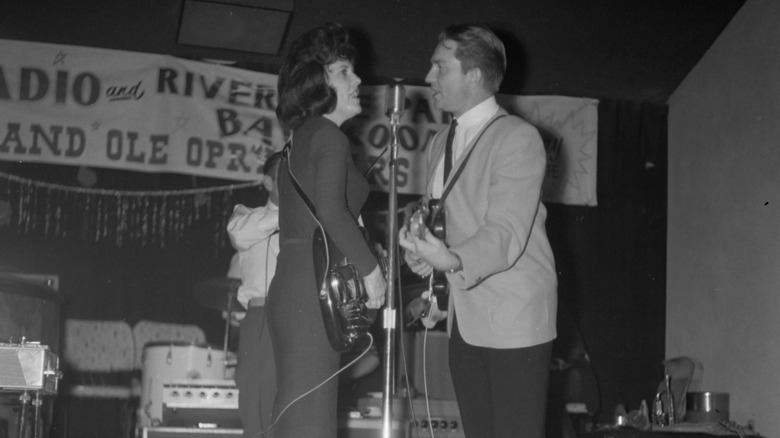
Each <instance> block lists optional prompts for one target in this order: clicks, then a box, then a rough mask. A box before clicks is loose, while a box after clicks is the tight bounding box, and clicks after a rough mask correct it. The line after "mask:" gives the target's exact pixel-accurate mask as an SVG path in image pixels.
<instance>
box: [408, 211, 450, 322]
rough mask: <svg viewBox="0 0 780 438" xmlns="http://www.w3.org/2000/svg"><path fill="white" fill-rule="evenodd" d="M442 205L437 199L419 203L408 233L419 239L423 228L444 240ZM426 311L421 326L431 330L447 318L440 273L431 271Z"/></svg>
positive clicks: (444, 281)
mask: <svg viewBox="0 0 780 438" xmlns="http://www.w3.org/2000/svg"><path fill="white" fill-rule="evenodd" d="M443 207H444V206H443V205H442V204H441V203H440V202H439V200H438V199H431V200H429V201H428V203H427V204H426V203H425V202H420V206H419V208H418V209H417V211H415V212H414V214H412V216H411V217H410V218H409V223H408V227H409V231H410V232H411V233H412V234H414V235H415V236H417V237H418V238H420V239H423V238H424V236H425V228H428V230H429V231H430V232H431V234H433V235H434V237H436V238H437V239H440V240H445V239H446V237H447V229H446V222H445V217H444V209H443ZM427 294H428V300H429V302H430V304H429V306H428V310H427V311H426V312H425V313H424V314H423V315H421V320H422V322H423V325H425V326H426V327H428V328H432V327H433V326H434V325H436V323H437V322H439V321H441V320H443V319H444V318H446V317H447V306H448V304H449V303H448V301H449V285H448V283H447V276H446V274H445V273H444V272H442V271H436V270H434V271H433V274H431V278H430V287H429V292H428V293H427Z"/></svg>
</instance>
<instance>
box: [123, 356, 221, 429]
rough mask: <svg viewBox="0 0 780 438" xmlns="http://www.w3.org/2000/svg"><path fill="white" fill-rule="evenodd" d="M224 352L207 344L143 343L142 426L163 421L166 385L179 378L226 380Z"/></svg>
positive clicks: (184, 379)
mask: <svg viewBox="0 0 780 438" xmlns="http://www.w3.org/2000/svg"><path fill="white" fill-rule="evenodd" d="M226 362H227V360H226V358H225V352H224V351H222V350H220V349H215V348H212V347H211V346H208V345H202V344H192V343H188V342H185V343H181V342H150V343H148V344H146V345H145V346H144V353H143V373H142V377H141V382H142V387H141V403H140V405H139V406H138V424H137V426H138V427H139V428H141V427H145V426H160V425H161V424H162V413H163V406H162V397H163V386H164V385H165V384H166V383H170V382H173V381H177V382H179V383H181V382H182V381H188V380H191V381H196V380H223V379H225V366H226Z"/></svg>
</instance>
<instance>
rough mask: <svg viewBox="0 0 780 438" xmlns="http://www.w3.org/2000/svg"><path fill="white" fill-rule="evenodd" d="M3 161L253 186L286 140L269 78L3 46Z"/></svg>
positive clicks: (79, 50) (62, 49) (84, 51)
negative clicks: (171, 175) (180, 176)
mask: <svg viewBox="0 0 780 438" xmlns="http://www.w3.org/2000/svg"><path fill="white" fill-rule="evenodd" d="M0 60H1V61H0V62H2V64H0V105H2V108H3V110H2V121H1V122H0V159H3V160H14V161H32V162H48V163H56V164H63V165H77V166H95V167H109V168H121V169H126V170H136V171H141V172H173V173H185V174H196V175H203V176H210V177H218V178H229V179H237V180H246V179H255V178H257V176H258V175H259V174H261V173H262V164H263V163H264V162H265V157H267V156H268V155H270V154H271V153H273V152H274V150H275V148H276V147H277V146H278V145H279V144H281V143H282V142H283V140H282V136H283V134H282V131H281V129H280V127H279V125H278V123H277V122H276V115H275V113H274V109H275V108H276V76H275V75H269V74H264V73H257V72H250V71H244V70H240V69H235V68H230V67H224V66H220V65H212V64H208V63H201V62H194V61H188V60H183V59H177V58H173V57H170V56H164V55H152V54H144V53H134V52H123V51H116V50H104V49H94V48H85V47H75V46H63V45H55V44H40V43H30V42H22V41H10V40H0Z"/></svg>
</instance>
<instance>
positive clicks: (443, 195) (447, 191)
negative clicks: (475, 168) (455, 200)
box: [439, 114, 506, 207]
mask: <svg viewBox="0 0 780 438" xmlns="http://www.w3.org/2000/svg"><path fill="white" fill-rule="evenodd" d="M504 116H506V114H501V115H500V116H498V117H495V118H494V119H493V120H491V121H490V122H489V123H488V124H487V125H485V127H484V128H482V131H480V133H479V136H477V139H476V140H474V146H472V147H471V150H469V153H468V154H467V155H466V158H464V159H463V161H461V162H460V166H458V170H457V171H456V172H455V174H454V175H452V178H451V179H450V183H449V184H447V187H446V188H445V189H444V191H443V192H442V193H441V196H440V197H439V205H441V206H442V207H443V206H444V199H446V198H447V195H449V194H450V191H451V190H452V187H453V186H454V185H455V181H457V180H458V177H459V176H460V174H461V173H463V168H464V167H466V162H468V161H469V158H471V153H472V152H474V149H476V148H477V144H479V140H480V139H481V138H482V135H483V134H484V133H485V131H487V129H488V128H489V127H490V126H491V125H492V124H493V123H495V122H496V120H498V119H500V118H502V117H504Z"/></svg>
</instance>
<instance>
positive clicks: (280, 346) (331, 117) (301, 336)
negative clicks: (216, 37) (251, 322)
mask: <svg viewBox="0 0 780 438" xmlns="http://www.w3.org/2000/svg"><path fill="white" fill-rule="evenodd" d="M354 56H355V48H354V46H353V45H352V44H351V43H350V41H349V35H348V34H347V32H346V30H345V29H344V28H342V27H341V26H340V25H338V24H326V25H324V26H322V27H318V28H316V29H314V30H312V31H310V32H308V33H306V34H305V35H303V36H301V37H300V38H298V39H297V40H296V41H295V42H293V44H292V47H291V49H290V53H289V54H288V56H287V59H286V61H285V63H284V65H283V66H282V69H281V72H280V74H279V84H278V91H279V106H278V108H277V110H276V114H277V116H278V117H279V120H280V121H281V123H282V124H284V125H285V126H286V127H287V128H289V129H290V130H292V132H293V134H292V148H291V152H290V158H289V161H290V165H291V168H292V173H293V174H294V175H295V177H296V179H297V180H298V182H299V183H300V185H301V188H302V189H303V191H304V192H305V193H306V195H307V196H308V197H309V199H310V200H311V202H312V203H313V204H314V206H315V208H316V212H317V216H318V217H319V219H320V221H321V222H322V225H323V226H324V228H325V230H326V231H327V233H328V234H329V235H330V236H331V238H332V239H333V241H334V242H335V243H336V245H337V246H338V248H339V249H340V250H341V251H342V252H343V253H344V254H345V255H346V256H347V258H348V259H349V260H350V261H351V262H352V263H354V264H355V265H356V267H357V269H358V270H359V271H360V273H361V274H362V275H363V276H364V279H365V283H366V288H367V290H368V295H369V300H368V302H367V306H368V307H369V308H374V309H377V308H379V307H381V306H382V304H383V303H384V299H385V295H384V294H385V286H386V285H385V280H384V277H383V275H382V272H381V269H380V267H379V265H378V263H377V259H376V257H375V256H374V254H373V252H372V251H371V249H370V248H369V246H368V244H367V243H366V241H365V239H364V238H363V234H362V233H361V231H360V229H359V227H358V222H357V217H358V215H359V212H360V208H361V207H362V205H363V203H364V202H365V200H366V198H367V196H368V191H369V187H368V183H367V182H366V180H365V179H364V178H363V176H362V175H361V173H360V172H359V171H358V169H357V168H356V167H355V164H354V163H353V161H352V156H351V153H350V143H349V140H348V139H347V137H346V136H345V135H344V134H343V133H342V132H341V131H340V129H339V127H340V126H341V124H342V123H344V122H345V121H346V120H348V119H350V118H352V117H354V116H355V115H357V114H359V113H360V111H361V108H360V101H359V100H358V85H359V84H360V78H359V77H357V75H355V72H354V70H353V65H352V62H353V59H354ZM283 166H284V164H283ZM278 180H279V192H280V195H279V196H280V197H279V227H280V230H281V234H280V253H279V257H278V261H277V269H276V275H275V276H274V278H273V281H272V282H271V287H270V290H269V292H268V301H267V309H268V322H269V332H270V335H271V340H272V342H273V348H274V351H275V352H276V369H277V385H278V392H277V397H276V403H275V406H274V419H275V421H276V423H275V425H274V426H273V429H272V431H271V436H274V437H276V438H301V437H307V438H310V437H323V438H325V437H331V438H333V437H335V436H336V429H337V425H336V398H337V389H338V382H337V380H338V379H332V380H330V381H329V382H328V383H326V384H325V385H324V386H322V387H320V388H317V389H316V390H314V391H313V392H311V393H310V394H307V395H306V396H304V397H302V398H300V399H298V398H299V397H301V396H302V395H304V394H305V393H307V392H309V391H310V390H312V389H313V388H315V387H317V386H318V385H320V384H321V383H322V382H324V381H326V380H327V379H328V378H329V377H330V376H332V375H333V374H334V373H335V372H336V371H337V370H338V367H339V353H337V352H336V351H334V350H333V349H332V348H331V346H330V343H329V341H328V338H327V334H326V332H325V326H324V324H323V322H322V314H321V312H320V308H319V303H318V299H317V294H316V291H317V285H316V282H315V280H314V268H313V262H312V234H313V232H314V229H315V227H316V222H315V221H314V219H313V218H312V216H311V214H310V213H309V210H308V209H307V208H306V205H305V204H304V202H303V200H302V199H301V197H300V195H299V194H298V192H297V191H296V190H295V188H294V186H293V185H292V182H291V179H290V174H289V172H287V169H286V166H285V167H283V168H281V169H280V172H279V176H278ZM291 403H292V404H291Z"/></svg>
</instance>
